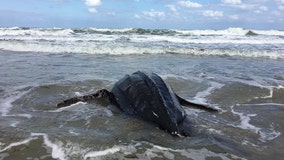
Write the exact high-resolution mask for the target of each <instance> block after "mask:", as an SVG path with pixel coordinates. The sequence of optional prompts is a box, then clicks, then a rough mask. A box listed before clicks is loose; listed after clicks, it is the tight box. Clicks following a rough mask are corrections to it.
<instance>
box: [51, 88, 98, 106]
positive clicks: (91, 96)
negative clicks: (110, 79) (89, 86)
mask: <svg viewBox="0 0 284 160" xmlns="http://www.w3.org/2000/svg"><path fill="white" fill-rule="evenodd" d="M97 97H98V92H97V93H93V94H88V95H84V96H79V97H73V98H70V99H67V100H64V101H63V102H60V103H58V104H57V105H56V107H57V108H61V107H66V106H69V105H71V104H75V103H77V102H80V101H81V102H84V101H88V100H92V99H95V98H97Z"/></svg>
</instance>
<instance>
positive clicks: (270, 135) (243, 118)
mask: <svg viewBox="0 0 284 160" xmlns="http://www.w3.org/2000/svg"><path fill="white" fill-rule="evenodd" d="M231 109H232V113H233V114H235V115H238V116H239V117H240V123H239V124H232V125H231V126H233V127H238V128H242V129H246V130H251V131H252V132H254V133H256V134H258V135H259V136H260V137H259V138H258V140H260V141H261V142H267V141H272V140H274V139H276V138H277V137H279V136H280V135H281V132H279V131H276V130H275V129H274V126H273V124H271V125H270V128H259V127H256V126H254V125H252V124H250V123H249V121H250V120H251V119H250V117H256V116H257V114H244V113H240V112H236V111H234V110H233V106H232V107H231Z"/></svg>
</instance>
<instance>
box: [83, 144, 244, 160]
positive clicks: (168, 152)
mask: <svg viewBox="0 0 284 160" xmlns="http://www.w3.org/2000/svg"><path fill="white" fill-rule="evenodd" d="M133 142H134V144H129V145H115V146H113V147H111V148H107V149H105V150H100V151H92V152H88V153H86V154H85V156H84V159H85V160H86V159H104V158H106V159H108V158H109V159H111V157H112V156H115V157H116V158H117V159H125V155H132V156H133V157H135V159H155V158H159V159H170V160H174V159H176V155H180V156H182V157H184V158H185V159H186V158H190V159H193V160H206V159H207V158H208V157H211V158H212V157H216V158H219V159H222V160H230V159H242V160H244V158H241V157H238V156H235V155H232V154H228V153H215V152H212V151H210V150H208V149H206V148H202V149H172V148H167V147H163V146H160V145H156V144H153V143H150V142H145V141H142V142H135V141H133ZM117 153H119V154H117ZM113 154H116V155H113ZM106 156H111V157H106Z"/></svg>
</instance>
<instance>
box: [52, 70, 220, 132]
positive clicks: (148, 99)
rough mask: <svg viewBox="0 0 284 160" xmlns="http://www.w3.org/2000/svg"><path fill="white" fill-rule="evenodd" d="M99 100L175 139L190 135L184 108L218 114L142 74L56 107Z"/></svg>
mask: <svg viewBox="0 0 284 160" xmlns="http://www.w3.org/2000/svg"><path fill="white" fill-rule="evenodd" d="M96 98H106V99H108V100H109V101H110V103H112V104H114V105H116V106H117V107H118V108H119V109H120V110H122V111H123V112H125V113H126V114H129V115H135V116H138V117H139V118H141V119H143V120H145V121H148V122H152V123H154V124H156V125H157V126H158V127H159V128H161V129H162V130H165V131H167V132H169V133H170V134H172V135H182V136H190V134H191V133H190V121H189V119H188V117H187V115H186V113H185V110H184V109H183V107H182V106H181V104H182V105H187V106H192V107H197V108H200V109H204V110H207V111H217V110H216V109H214V108H210V107H206V106H204V105H200V104H195V103H192V102H189V101H187V100H185V99H183V98H181V97H179V96H178V95H177V94H175V93H174V91H173V90H172V88H171V87H169V85H167V84H166V83H165V82H164V81H163V79H162V78H161V77H160V76H158V75H157V74H155V73H144V72H141V71H138V72H135V73H133V74H131V75H126V76H125V77H123V78H122V79H120V80H119V81H118V82H116V83H115V84H114V86H113V88H112V90H111V91H108V90H106V89H101V90H99V91H97V92H96V93H94V94H89V95H85V96H80V97H74V98H71V99H67V100H65V101H63V102H61V103H59V104H57V107H65V106H68V105H71V104H74V103H77V102H79V101H88V100H92V99H96Z"/></svg>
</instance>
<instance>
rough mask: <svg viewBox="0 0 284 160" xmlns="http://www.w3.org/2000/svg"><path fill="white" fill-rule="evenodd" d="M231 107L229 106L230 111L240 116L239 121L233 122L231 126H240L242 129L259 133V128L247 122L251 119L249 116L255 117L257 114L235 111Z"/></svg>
mask: <svg viewBox="0 0 284 160" xmlns="http://www.w3.org/2000/svg"><path fill="white" fill-rule="evenodd" d="M233 107H234V106H231V111H232V113H233V114H235V115H238V116H239V117H240V123H239V124H233V125H232V126H234V127H238V128H242V129H247V130H251V131H253V132H254V133H259V131H260V130H261V128H259V127H256V126H254V125H252V124H250V123H249V121H250V120H251V119H250V117H255V116H257V114H244V113H241V112H236V111H234V109H233Z"/></svg>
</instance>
